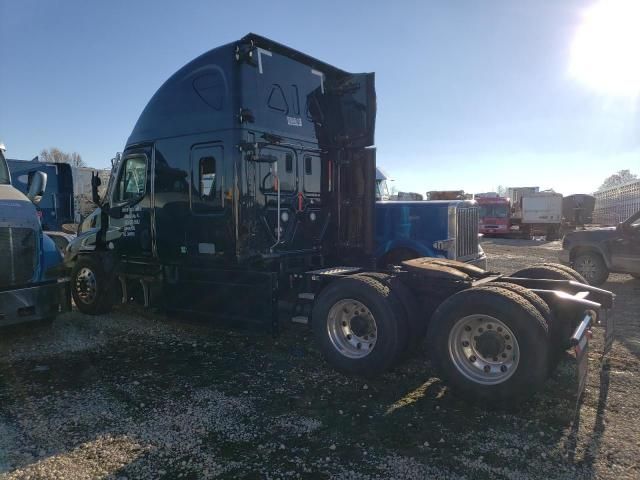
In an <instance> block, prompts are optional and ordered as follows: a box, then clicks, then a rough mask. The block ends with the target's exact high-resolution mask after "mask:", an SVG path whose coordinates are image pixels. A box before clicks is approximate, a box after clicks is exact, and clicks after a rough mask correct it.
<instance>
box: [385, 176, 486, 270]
mask: <svg viewBox="0 0 640 480" xmlns="http://www.w3.org/2000/svg"><path fill="white" fill-rule="evenodd" d="M387 180H389V178H388V175H387V174H386V173H385V172H384V171H383V170H381V169H380V168H379V167H376V208H375V218H376V222H375V253H374V256H375V258H376V263H377V266H378V268H385V267H387V266H388V265H397V264H399V263H400V262H402V261H404V260H409V259H412V258H420V257H435V258H446V259H449V260H458V261H461V262H465V263H469V264H472V265H475V266H477V267H480V268H482V269H486V268H487V256H486V255H485V253H484V252H483V250H482V247H481V246H480V243H479V220H480V214H479V211H480V210H479V207H478V204H477V202H475V201H473V200H433V201H405V200H392V198H393V196H392V195H391V192H390V189H389V185H388V183H387Z"/></svg>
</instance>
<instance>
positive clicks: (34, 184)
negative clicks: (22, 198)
mask: <svg viewBox="0 0 640 480" xmlns="http://www.w3.org/2000/svg"><path fill="white" fill-rule="evenodd" d="M27 187H28V190H27V198H28V199H29V200H31V201H32V202H33V203H39V202H40V200H41V199H42V195H44V191H45V190H46V188H47V174H46V173H44V172H40V171H36V172H33V175H31V178H30V179H29V185H28V186H27Z"/></svg>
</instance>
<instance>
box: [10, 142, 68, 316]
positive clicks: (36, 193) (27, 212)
mask: <svg viewBox="0 0 640 480" xmlns="http://www.w3.org/2000/svg"><path fill="white" fill-rule="evenodd" d="M46 183H47V176H46V174H44V173H43V172H35V173H34V174H33V175H31V177H30V179H29V184H28V188H27V195H25V194H23V193H21V192H19V191H18V190H16V189H15V188H14V187H13V186H12V185H11V176H10V174H9V169H8V167H7V162H6V160H5V157H4V146H3V145H0V327H3V326H6V325H12V324H17V323H24V322H32V321H50V320H53V318H55V316H56V315H57V314H58V313H60V312H62V311H65V310H68V309H70V298H71V297H70V294H69V281H68V278H67V277H65V275H64V269H63V263H62V255H61V253H60V251H59V250H58V249H57V248H56V245H55V244H54V242H53V240H51V239H50V238H49V237H48V236H47V235H45V234H44V233H43V231H42V225H41V220H40V218H39V216H38V214H37V211H36V207H35V204H37V202H38V201H39V200H40V198H41V196H42V195H43V193H44V191H45V189H46Z"/></svg>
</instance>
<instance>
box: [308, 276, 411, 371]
mask: <svg viewBox="0 0 640 480" xmlns="http://www.w3.org/2000/svg"><path fill="white" fill-rule="evenodd" d="M390 297H391V291H390V289H389V288H388V287H387V286H385V285H383V284H382V283H380V282H379V281H378V280H376V279H373V278H369V277H365V276H352V277H345V278H341V279H338V280H335V281H334V282H332V283H330V284H329V285H328V286H327V287H325V289H324V290H322V291H321V292H320V294H319V295H318V297H317V298H316V301H315V305H314V307H313V312H312V329H313V335H314V337H315V339H316V342H317V343H318V346H319V348H320V350H321V351H322V353H323V354H324V356H325V358H326V359H327V361H328V362H329V363H330V364H331V365H332V366H334V367H335V368H336V369H338V370H340V371H342V372H344V373H348V374H354V375H361V376H366V377H374V376H376V375H379V374H381V373H383V372H384V371H386V370H388V369H389V368H390V367H391V366H392V365H393V363H394V361H395V360H396V359H397V358H398V354H399V352H400V347H401V345H400V344H401V338H400V335H399V330H400V329H401V328H402V327H401V326H400V323H401V321H402V320H401V319H399V318H398V315H399V312H398V311H397V309H395V308H394V307H393V299H391V298H390ZM342 300H355V301H357V302H360V303H361V304H362V305H364V306H365V307H366V308H367V309H369V311H370V313H371V314H372V316H373V317H374V319H375V324H376V327H377V331H376V341H375V345H374V346H373V348H372V349H371V351H370V352H369V353H367V354H365V355H364V356H362V357H360V358H353V357H350V356H349V355H348V354H347V353H344V352H345V350H344V349H340V348H339V347H338V346H337V345H336V343H334V340H332V335H331V333H330V330H331V328H330V325H331V319H330V318H329V313H330V312H331V310H332V308H333V307H334V306H337V304H338V302H340V301H342ZM353 318H355V317H353Z"/></svg>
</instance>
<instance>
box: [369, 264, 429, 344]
mask: <svg viewBox="0 0 640 480" xmlns="http://www.w3.org/2000/svg"><path fill="white" fill-rule="evenodd" d="M359 275H360V276H365V277H369V278H374V279H376V280H378V281H379V282H380V283H382V284H383V285H385V286H386V287H388V288H389V289H390V290H391V295H392V296H394V297H396V298H397V302H398V304H399V305H400V306H401V308H402V312H403V314H402V315H401V316H402V317H403V318H404V322H405V323H404V325H405V328H404V330H405V331H406V336H407V338H406V341H404V343H403V345H404V346H403V347H402V353H411V352H414V351H415V350H416V349H417V347H418V346H419V345H420V343H421V342H422V340H424V337H425V335H426V334H427V326H428V319H426V318H423V317H422V316H421V315H420V307H419V305H418V301H417V300H416V297H415V296H414V295H413V293H411V290H410V289H409V288H408V287H407V286H406V285H405V284H404V283H402V280H400V279H399V278H398V277H394V276H393V275H389V274H387V273H382V272H364V273H361V274H359ZM402 353H401V355H402Z"/></svg>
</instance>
